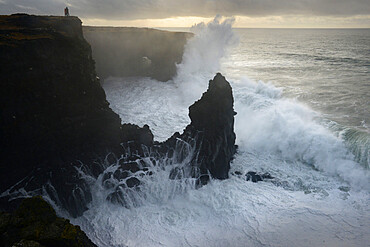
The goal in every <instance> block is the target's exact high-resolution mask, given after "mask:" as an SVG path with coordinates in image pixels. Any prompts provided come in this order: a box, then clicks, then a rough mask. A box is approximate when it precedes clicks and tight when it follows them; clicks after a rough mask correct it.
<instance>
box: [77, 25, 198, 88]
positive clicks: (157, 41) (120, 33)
mask: <svg viewBox="0 0 370 247" xmlns="http://www.w3.org/2000/svg"><path fill="white" fill-rule="evenodd" d="M82 28H83V34H84V37H85V39H86V40H87V41H88V42H89V43H90V45H91V47H92V55H93V58H94V60H95V61H96V71H97V73H98V75H99V77H100V78H102V79H105V78H107V77H108V76H113V77H126V76H147V77H151V78H154V79H157V80H159V81H168V80H170V79H172V78H173V77H174V76H175V75H176V64H178V63H180V62H181V60H182V55H183V53H184V46H185V44H186V42H187V39H189V38H191V37H192V36H193V34H192V33H186V32H168V31H162V30H156V29H151V28H136V27H89V26H83V27H82Z"/></svg>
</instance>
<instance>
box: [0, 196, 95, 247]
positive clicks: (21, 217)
mask: <svg viewBox="0 0 370 247" xmlns="http://www.w3.org/2000/svg"><path fill="white" fill-rule="evenodd" d="M0 245H1V246H4V247H10V246H19V247H20V246H24V247H28V246H29V247H36V246H44V247H55V246H66V247H68V246H71V247H72V246H73V247H78V246H81V247H82V246H83V247H89V246H96V245H95V244H94V243H92V242H91V241H90V240H89V239H88V237H87V236H86V235H85V233H84V232H83V231H82V230H81V229H80V227H79V226H75V225H72V224H71V223H70V222H69V220H66V219H63V218H60V217H57V215H56V213H55V211H54V209H53V208H52V207H51V206H50V205H49V204H48V203H47V202H45V201H44V200H43V199H42V198H41V197H33V198H27V199H24V200H23V201H22V203H21V205H20V206H19V208H18V209H17V210H16V211H15V212H14V213H13V214H9V213H0Z"/></svg>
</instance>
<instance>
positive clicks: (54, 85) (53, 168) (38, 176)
mask: <svg viewBox="0 0 370 247" xmlns="http://www.w3.org/2000/svg"><path fill="white" fill-rule="evenodd" d="M0 63H1V64H0V82H1V87H2V90H0V102H1V119H0V131H1V136H2V137H1V140H0V149H1V151H0V152H1V155H0V159H1V167H0V190H1V191H4V190H6V189H8V188H9V186H11V185H14V184H16V183H17V182H19V181H20V180H21V179H23V178H25V177H27V179H26V180H28V179H29V180H30V181H23V183H21V184H19V185H18V186H16V187H15V188H14V189H13V190H11V191H9V192H10V193H12V192H15V191H16V190H17V189H20V188H22V186H25V189H26V190H28V191H35V192H37V191H39V193H40V192H41V190H42V188H41V185H45V184H49V185H50V186H49V187H44V188H43V189H46V190H55V191H56V193H52V194H57V195H58V197H59V198H54V199H55V200H56V201H60V203H61V204H62V206H64V207H65V208H68V209H71V210H70V212H71V213H72V214H73V215H78V214H80V213H81V210H83V208H85V206H84V205H85V204H86V202H88V201H89V200H90V198H91V197H90V193H89V191H88V190H86V189H85V187H87V185H85V183H84V182H83V181H82V180H81V179H80V178H79V176H78V174H77V171H76V169H75V168H73V166H74V165H78V162H77V160H79V161H82V162H83V163H85V162H86V163H89V162H92V161H93V160H94V159H95V158H97V157H100V156H102V155H104V154H106V152H107V151H108V150H109V151H118V150H119V148H120V146H119V144H120V142H121V141H122V140H121V139H122V134H121V120H120V118H119V117H118V115H117V114H115V113H114V112H113V111H112V110H111V109H110V108H109V104H108V102H107V101H106V98H105V93H104V90H103V89H102V88H101V86H100V84H99V81H98V79H97V77H96V73H95V68H94V61H93V59H92V55H91V49H90V45H89V44H88V43H87V42H86V41H85V40H84V38H83V35H82V28H81V21H80V20H79V19H78V18H76V17H67V18H64V17H40V16H29V15H12V16H1V17H0ZM72 192H73V193H72Z"/></svg>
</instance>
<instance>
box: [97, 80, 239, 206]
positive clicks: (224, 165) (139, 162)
mask: <svg viewBox="0 0 370 247" xmlns="http://www.w3.org/2000/svg"><path fill="white" fill-rule="evenodd" d="M233 101H234V100H233V95H232V89H231V86H230V84H229V83H228V82H227V81H226V79H225V77H223V76H222V75H221V74H220V73H218V74H217V75H216V76H215V77H214V78H213V80H210V81H209V86H208V90H207V91H206V92H205V93H204V94H203V96H202V97H201V99H200V100H198V101H197V102H195V103H194V104H193V105H192V106H190V107H189V117H190V119H191V123H190V124H189V125H188V126H187V127H186V128H185V130H184V132H183V133H182V134H180V133H175V134H174V135H173V136H172V137H171V138H169V139H168V140H167V141H165V142H163V143H154V145H150V146H149V147H150V150H148V146H145V145H144V146H143V148H144V150H145V149H146V150H148V152H147V154H145V152H144V151H143V152H142V153H141V154H139V155H138V154H137V153H136V154H135V153H132V152H130V153H128V156H126V157H121V159H120V160H119V161H118V162H117V164H116V168H115V170H111V169H109V170H108V171H107V172H105V173H104V176H103V179H102V185H103V186H104V187H105V188H106V189H107V190H111V191H112V193H110V194H109V195H108V197H107V200H108V201H111V202H112V203H117V204H121V205H123V206H125V207H128V208H129V207H135V206H138V205H140V200H138V196H137V195H138V194H139V193H140V186H141V178H142V177H143V176H151V175H152V174H153V173H152V171H151V168H152V167H153V166H156V165H157V163H156V162H158V163H160V165H162V166H171V167H173V169H172V170H171V172H170V174H169V179H184V178H195V179H196V185H197V186H202V185H205V184H206V183H207V182H208V181H209V179H210V178H211V177H212V178H215V179H226V178H228V176H229V170H230V162H231V160H232V159H233V156H234V154H235V151H236V146H235V133H234V115H235V114H236V113H235V112H234V108H233V104H234V102H233ZM135 139H136V140H138V138H135ZM150 144H151V143H150ZM128 145H131V146H132V145H133V144H130V143H127V144H126V145H125V146H127V149H130V146H128ZM137 148H139V147H136V149H135V148H134V150H137Z"/></svg>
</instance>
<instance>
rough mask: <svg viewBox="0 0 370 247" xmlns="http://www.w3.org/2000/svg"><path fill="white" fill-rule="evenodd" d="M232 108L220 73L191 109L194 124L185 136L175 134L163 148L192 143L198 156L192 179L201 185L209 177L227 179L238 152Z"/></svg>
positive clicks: (196, 156)
mask: <svg viewBox="0 0 370 247" xmlns="http://www.w3.org/2000/svg"><path fill="white" fill-rule="evenodd" d="M233 106H234V99H233V95H232V89H231V86H230V84H229V82H227V81H226V79H225V77H223V76H222V75H221V74H220V73H218V74H217V75H216V76H215V77H214V78H213V80H210V81H209V86H208V90H207V91H206V92H205V93H204V94H203V96H202V98H201V99H200V100H198V101H197V102H195V103H194V104H193V105H191V106H190V107H189V117H190V119H191V123H190V125H188V126H187V127H186V128H185V130H184V133H183V134H182V135H179V134H175V135H174V136H173V137H171V138H170V139H169V140H167V141H166V142H165V143H164V144H163V145H164V146H166V147H167V148H171V147H170V146H173V144H174V143H175V142H177V140H178V139H181V140H184V141H186V142H188V143H193V144H192V145H194V146H195V148H194V150H195V152H194V155H193V158H192V164H191V166H192V169H191V171H190V175H191V176H197V177H199V179H200V182H201V183H202V184H204V183H206V182H207V181H208V180H209V175H210V176H212V177H213V178H216V179H226V178H228V173H229V170H230V162H231V160H232V159H233V156H234V154H235V152H236V146H235V133H234V115H235V114H236V112H235V111H234V108H233ZM194 171H196V172H194Z"/></svg>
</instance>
